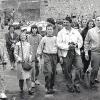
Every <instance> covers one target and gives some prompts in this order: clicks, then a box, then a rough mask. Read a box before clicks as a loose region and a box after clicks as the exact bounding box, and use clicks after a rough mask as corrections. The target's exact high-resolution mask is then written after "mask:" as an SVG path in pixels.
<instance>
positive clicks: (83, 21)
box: [82, 19, 87, 28]
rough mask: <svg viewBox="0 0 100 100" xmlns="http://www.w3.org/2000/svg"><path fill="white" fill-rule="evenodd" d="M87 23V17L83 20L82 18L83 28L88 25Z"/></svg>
mask: <svg viewBox="0 0 100 100" xmlns="http://www.w3.org/2000/svg"><path fill="white" fill-rule="evenodd" d="M86 24H87V20H86V19H83V20H82V27H83V28H84V27H86Z"/></svg>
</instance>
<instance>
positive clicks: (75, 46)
mask: <svg viewBox="0 0 100 100" xmlns="http://www.w3.org/2000/svg"><path fill="white" fill-rule="evenodd" d="M71 24H72V20H71V18H70V17H66V18H65V19H64V21H63V26H64V28H63V29H62V30H61V31H60V32H58V35H57V45H58V48H59V49H60V52H59V56H60V61H61V62H62V67H63V69H64V75H65V79H66V81H67V88H68V91H69V92H78V93H79V92H80V87H79V83H80V72H81V70H82V68H83V65H82V60H81V56H80V48H81V47H82V44H83V40H82V37H81V35H80V33H79V32H78V30H76V29H74V28H72V27H71ZM73 66H74V67H73ZM73 68H74V69H75V74H74V76H75V78H74V79H73V75H72V73H71V72H72V69H73Z"/></svg>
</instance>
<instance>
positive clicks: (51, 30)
mask: <svg viewBox="0 0 100 100" xmlns="http://www.w3.org/2000/svg"><path fill="white" fill-rule="evenodd" d="M46 31H47V35H53V27H52V26H50V27H47V29H46Z"/></svg>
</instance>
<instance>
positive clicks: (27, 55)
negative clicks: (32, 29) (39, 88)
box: [14, 32, 32, 94]
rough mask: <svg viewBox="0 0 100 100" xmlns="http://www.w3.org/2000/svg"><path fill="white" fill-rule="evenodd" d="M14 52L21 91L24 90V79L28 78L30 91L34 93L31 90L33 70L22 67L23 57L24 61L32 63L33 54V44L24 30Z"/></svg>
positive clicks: (27, 82)
mask: <svg viewBox="0 0 100 100" xmlns="http://www.w3.org/2000/svg"><path fill="white" fill-rule="evenodd" d="M14 54H15V58H16V61H17V74H18V75H17V76H18V80H19V87H20V90H21V92H23V86H24V80H26V84H27V88H28V93H29V94H32V92H31V70H30V71H25V70H23V68H22V61H23V60H22V59H23V58H24V61H26V62H30V63H31V56H32V55H31V54H32V53H31V46H30V44H29V43H28V42H27V41H26V34H25V33H24V32H23V33H22V34H21V35H20V41H19V42H17V43H16V46H15V51H14ZM22 54H23V55H22ZM22 57H23V58H22Z"/></svg>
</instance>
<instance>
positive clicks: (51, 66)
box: [37, 24, 57, 94]
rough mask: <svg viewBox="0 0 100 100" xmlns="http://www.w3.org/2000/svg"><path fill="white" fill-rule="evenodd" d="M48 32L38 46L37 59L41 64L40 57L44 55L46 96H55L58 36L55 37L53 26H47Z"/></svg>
mask: <svg viewBox="0 0 100 100" xmlns="http://www.w3.org/2000/svg"><path fill="white" fill-rule="evenodd" d="M46 32H47V35H46V36H45V37H43V38H42V40H41V41H40V44H39V46H38V49H37V59H38V61H39V62H40V57H41V55H42V54H43V59H44V69H43V73H44V76H45V88H46V89H47V91H46V94H53V93H54V90H53V86H54V81H55V75H56V64H57V45H56V36H54V35H53V26H52V25H51V24H48V25H47V27H46Z"/></svg>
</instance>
